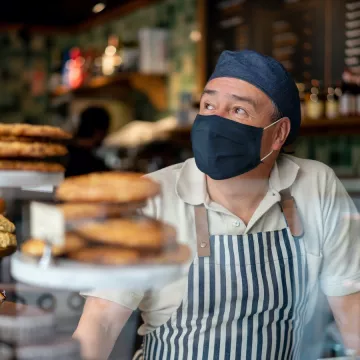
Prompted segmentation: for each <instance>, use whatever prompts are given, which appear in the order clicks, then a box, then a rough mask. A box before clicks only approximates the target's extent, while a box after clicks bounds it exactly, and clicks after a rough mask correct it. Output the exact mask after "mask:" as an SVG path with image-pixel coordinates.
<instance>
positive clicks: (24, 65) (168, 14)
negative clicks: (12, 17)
mask: <svg viewBox="0 0 360 360" xmlns="http://www.w3.org/2000/svg"><path fill="white" fill-rule="evenodd" d="M196 3H197V2H196V0H164V1H161V2H159V3H156V4H154V5H151V6H148V7H146V8H141V9H139V10H137V11H135V12H133V13H131V14H129V15H127V16H125V17H123V18H121V19H117V20H113V21H111V22H109V23H106V24H103V25H99V26H96V27H94V28H92V29H90V30H89V31H86V32H82V33H78V34H69V35H64V34H62V35H57V36H51V37H45V36H43V35H41V34H32V35H29V34H23V33H21V32H19V31H18V30H16V29H14V30H9V31H7V32H1V33H0V55H1V56H0V84H1V86H0V117H1V121H2V122H30V123H52V122H53V116H52V113H51V111H50V108H49V98H48V94H47V91H46V88H47V80H48V75H49V73H50V71H52V70H53V69H54V68H56V67H58V66H59V61H60V58H61V53H62V52H63V51H64V50H66V49H69V48H70V47H72V46H80V47H81V48H83V49H86V48H87V47H89V46H91V47H93V48H94V47H95V48H98V49H99V50H100V51H103V50H104V49H105V46H106V45H107V38H108V35H110V34H118V35H121V37H122V38H123V39H124V40H132V39H135V38H136V37H137V33H138V30H139V29H140V28H141V27H156V26H164V27H167V28H169V29H170V33H171V41H170V45H171V47H170V58H171V63H170V74H169V78H168V89H169V97H168V99H169V109H170V110H176V108H177V104H178V94H179V92H180V91H190V92H192V91H194V90H195V87H196V67H195V66H196V43H194V42H192V41H191V40H190V38H189V36H190V33H191V31H192V30H195V29H197V28H198V24H197V18H196V16H197V8H196Z"/></svg>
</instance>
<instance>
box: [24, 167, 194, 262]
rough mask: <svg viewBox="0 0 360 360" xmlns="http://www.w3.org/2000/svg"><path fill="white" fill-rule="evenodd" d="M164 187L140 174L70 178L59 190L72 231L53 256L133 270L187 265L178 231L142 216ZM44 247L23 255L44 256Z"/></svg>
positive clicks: (27, 247) (38, 244)
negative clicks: (133, 266) (154, 265)
mask: <svg viewBox="0 0 360 360" xmlns="http://www.w3.org/2000/svg"><path fill="white" fill-rule="evenodd" d="M159 192H160V186H159V184H157V183H155V182H153V181H152V180H150V179H148V178H146V177H142V176H141V175H140V174H137V173H119V172H111V173H94V174H90V175H86V176H78V177H74V178H68V179H66V180H65V181H64V182H63V183H62V184H61V185H60V186H59V188H58V189H57V193H56V196H57V198H58V200H60V201H63V203H62V204H61V205H59V209H60V210H61V211H62V212H63V214H64V218H65V220H66V223H67V228H68V229H71V232H70V233H68V234H66V241H65V245H64V246H62V247H60V248H55V249H54V251H53V254H54V255H59V256H66V257H68V258H71V259H73V260H76V261H80V262H88V263H96V264H107V265H131V264H151V263H162V264H166V263H177V262H178V263H182V262H185V261H186V260H188V257H189V255H190V254H189V249H188V247H187V246H181V245H179V244H178V243H177V242H176V232H175V229H174V228H173V227H172V226H170V225H168V224H165V223H163V222H161V221H158V220H155V219H152V218H148V217H146V216H143V215H140V212H141V211H140V209H141V208H142V207H143V206H144V203H145V202H146V201H147V200H148V199H149V198H152V197H154V196H156V195H158V194H159ZM43 248H44V243H43V242H42V241H41V240H37V239H32V240H29V241H27V242H26V243H25V244H24V245H23V247H22V251H23V252H24V253H26V254H29V255H33V256H41V254H42V252H43Z"/></svg>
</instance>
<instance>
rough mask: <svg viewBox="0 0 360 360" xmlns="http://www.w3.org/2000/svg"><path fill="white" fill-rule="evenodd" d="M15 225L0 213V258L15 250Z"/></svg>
mask: <svg viewBox="0 0 360 360" xmlns="http://www.w3.org/2000/svg"><path fill="white" fill-rule="evenodd" d="M16 245H17V243H16V235H15V225H14V224H13V223H12V222H11V221H10V220H8V219H7V218H6V217H5V216H4V215H1V214H0V258H1V257H4V256H8V255H11V254H12V253H14V252H15V251H16Z"/></svg>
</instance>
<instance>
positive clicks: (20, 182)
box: [0, 170, 64, 192]
mask: <svg viewBox="0 0 360 360" xmlns="http://www.w3.org/2000/svg"><path fill="white" fill-rule="evenodd" d="M63 179H64V173H46V172H36V171H20V170H17V171H13V170H2V171H0V188H20V189H22V190H27V191H40V192H49V191H52V189H53V188H54V186H57V185H58V184H60V183H61V182H62V181H63Z"/></svg>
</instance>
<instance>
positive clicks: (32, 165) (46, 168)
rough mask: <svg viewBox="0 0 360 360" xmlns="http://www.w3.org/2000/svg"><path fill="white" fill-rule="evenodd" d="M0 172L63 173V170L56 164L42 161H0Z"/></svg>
mask: <svg viewBox="0 0 360 360" xmlns="http://www.w3.org/2000/svg"><path fill="white" fill-rule="evenodd" d="M0 170H19V171H38V172H50V173H58V172H59V173H63V172H65V168H64V167H63V166H62V165H60V164H56V163H47V162H43V161H19V160H14V161H12V160H1V159H0Z"/></svg>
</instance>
